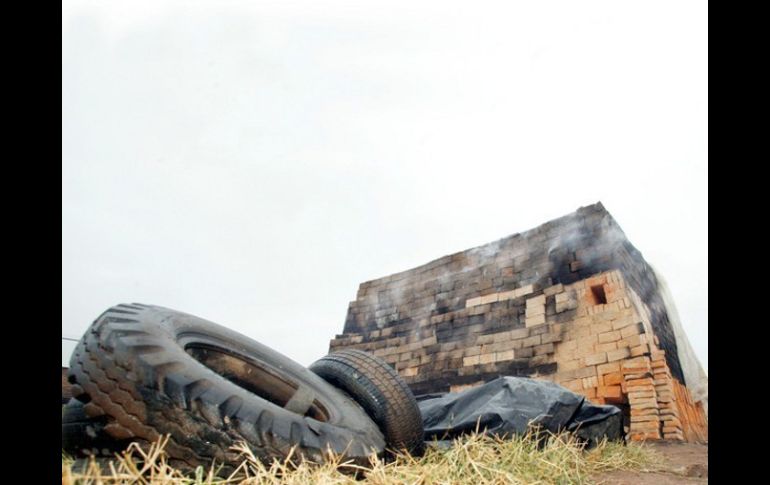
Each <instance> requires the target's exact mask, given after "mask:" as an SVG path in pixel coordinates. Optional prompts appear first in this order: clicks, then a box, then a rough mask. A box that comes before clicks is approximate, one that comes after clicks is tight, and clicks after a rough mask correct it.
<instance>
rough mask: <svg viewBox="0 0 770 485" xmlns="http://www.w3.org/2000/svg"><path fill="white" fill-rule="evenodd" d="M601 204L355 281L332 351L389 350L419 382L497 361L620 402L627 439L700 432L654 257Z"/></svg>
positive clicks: (454, 379)
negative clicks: (645, 255) (638, 247)
mask: <svg viewBox="0 0 770 485" xmlns="http://www.w3.org/2000/svg"><path fill="white" fill-rule="evenodd" d="M619 231H620V230H619V228H617V226H616V224H615V223H614V221H613V220H612V218H611V217H610V216H609V214H608V213H607V212H606V211H605V210H604V209H603V207H601V205H600V204H597V205H596V206H592V207H589V208H584V209H581V210H579V211H578V212H577V213H576V214H573V215H570V216H567V217H565V218H562V219H559V220H557V221H552V222H550V223H547V224H545V225H543V226H541V227H539V228H537V229H534V230H532V231H528V232H527V233H524V234H518V235H514V236H511V237H510V238H506V239H503V240H500V241H497V242H495V243H491V244H490V245H487V246H483V247H481V248H475V249H472V250H469V251H464V252H461V253H457V254H453V255H450V256H446V257H444V258H441V259H439V260H436V261H434V262H431V263H429V264H427V265H424V266H421V267H419V268H415V269H412V270H409V271H405V272H402V273H398V274H395V275H391V276H389V277H386V278H381V279H379V280H375V281H370V282H366V283H363V284H362V285H361V286H360V288H359V291H358V298H357V300H356V301H354V302H351V304H350V307H349V309H348V317H347V320H346V323H345V329H344V332H343V334H341V335H338V336H337V337H336V338H335V339H333V340H332V341H331V343H330V351H334V350H338V349H342V348H359V349H362V350H367V351H370V352H373V353H374V354H375V355H378V356H380V357H382V358H383V359H384V360H385V361H387V362H388V363H390V364H391V365H392V366H393V367H394V368H395V369H396V370H397V371H398V372H399V373H400V374H401V375H402V376H403V377H404V378H405V380H406V381H407V383H408V384H409V385H410V387H411V388H412V390H413V391H414V392H415V393H416V394H423V393H434V392H446V391H458V390H461V389H464V388H467V387H469V386H473V385H478V384H480V383H483V382H488V381H489V380H492V379H494V378H496V377H498V376H500V375H513V376H529V377H533V378H538V379H545V380H550V381H553V382H557V383H559V384H561V385H563V386H565V387H567V388H569V389H571V390H573V391H575V392H578V393H581V394H583V395H585V396H586V397H588V398H589V399H591V400H593V401H595V402H598V403H607V404H616V405H618V406H620V407H621V408H622V409H624V411H625V413H626V421H627V424H628V433H629V437H630V438H631V439H638V440H643V439H675V440H682V439H688V440H703V439H706V438H707V421H706V417H705V413H703V411H702V407H699V406H698V403H694V402H693V401H692V396H690V394H689V391H688V390H687V388H686V387H685V386H684V385H682V383H683V382H684V378H683V376H682V371H681V368H680V365H679V360H678V358H677V348H676V340H675V339H674V337H673V332H672V330H671V326H670V323H669V321H668V317H667V314H666V313H665V310H661V309H662V308H664V306H663V304H662V302H661V300H660V296H659V295H657V294H656V292H655V291H654V290H655V286H654V285H655V281H654V279H653V277H651V276H650V275H651V274H652V273H651V270H650V269H649V267H648V266H647V263H646V262H644V260H643V259H641V255H640V254H638V252H637V251H636V250H635V249H634V248H633V247H632V246H630V243H628V242H627V241H626V240H625V238H624V237H622V232H619Z"/></svg>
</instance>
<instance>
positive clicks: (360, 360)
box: [310, 349, 424, 455]
mask: <svg viewBox="0 0 770 485" xmlns="http://www.w3.org/2000/svg"><path fill="white" fill-rule="evenodd" d="M310 370H312V371H313V372H315V373H316V374H318V375H319V376H321V377H323V378H324V379H326V380H327V381H328V382H329V383H331V384H333V385H335V386H337V387H339V388H340V389H342V390H343V391H345V392H346V393H348V394H349V395H350V396H351V397H352V398H353V399H355V400H356V402H358V404H360V405H361V406H362V407H363V408H364V409H365V410H366V412H367V413H369V416H370V417H371V418H372V419H373V420H374V422H375V423H377V425H378V426H379V427H380V429H381V430H382V433H383V434H384V435H385V443H386V446H387V447H388V448H389V449H391V450H396V451H408V452H409V453H411V454H412V455H420V454H422V452H423V451H424V441H423V434H424V433H423V424H422V415H421V414H420V408H419V406H418V405H417V401H416V400H415V398H414V394H412V391H411V390H410V389H409V386H408V385H407V384H406V382H405V381H404V380H403V379H402V378H401V376H399V375H398V373H397V372H396V371H395V370H394V369H393V368H392V367H391V366H390V365H388V363H387V362H385V361H384V360H382V359H380V358H379V357H376V356H374V355H372V354H370V353H367V352H364V351H362V350H357V349H346V350H341V351H338V352H334V353H332V354H329V355H327V356H326V357H322V358H321V359H319V360H317V361H316V362H314V363H313V364H312V365H311V366H310Z"/></svg>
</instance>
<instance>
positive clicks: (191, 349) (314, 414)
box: [185, 344, 329, 421]
mask: <svg viewBox="0 0 770 485" xmlns="http://www.w3.org/2000/svg"><path fill="white" fill-rule="evenodd" d="M185 352H187V353H188V354H190V356H192V358H194V359H195V360H197V361H198V362H200V363H201V364H203V365H205V366H206V367H208V368H209V369H211V370H212V371H214V372H216V373H217V374H219V375H220V376H222V377H224V378H225V379H227V380H228V381H230V382H232V383H233V384H235V385H237V386H239V387H241V388H243V389H245V390H247V391H249V392H251V393H253V394H256V395H257V396H259V397H261V398H262V399H265V400H267V401H270V402H271V403H273V404H275V405H277V406H279V407H285V406H286V403H288V402H289V401H290V400H291V398H292V396H294V394H295V393H296V392H297V390H298V389H299V386H298V385H297V384H296V383H293V382H290V381H289V380H287V379H286V378H284V377H283V376H282V375H281V374H280V373H279V372H278V371H276V370H274V369H272V368H271V367H270V366H268V365H267V364H265V363H264V362H257V361H253V360H246V359H244V358H243V357H241V356H238V355H233V354H232V353H230V352H228V351H227V350H226V349H221V348H218V347H214V346H211V345H203V344H190V345H187V346H186V347H185ZM304 416H307V417H310V418H313V419H316V420H318V421H328V420H329V413H328V411H327V410H326V408H325V407H324V406H323V405H322V404H321V403H320V402H319V401H318V400H314V401H313V403H312V404H311V406H310V407H309V408H308V410H307V412H305V413H304Z"/></svg>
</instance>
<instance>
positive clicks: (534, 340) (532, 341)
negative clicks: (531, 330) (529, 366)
mask: <svg viewBox="0 0 770 485" xmlns="http://www.w3.org/2000/svg"><path fill="white" fill-rule="evenodd" d="M521 345H522V347H534V346H535V345H540V335H535V336H532V337H528V338H525V339H524V340H523V341H522V343H521Z"/></svg>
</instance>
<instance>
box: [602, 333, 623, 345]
mask: <svg viewBox="0 0 770 485" xmlns="http://www.w3.org/2000/svg"><path fill="white" fill-rule="evenodd" d="M597 337H598V338H599V343H600V344H604V343H607V342H615V341H616V340H620V332H617V331H613V332H605V333H600V334H599V335H597Z"/></svg>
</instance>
